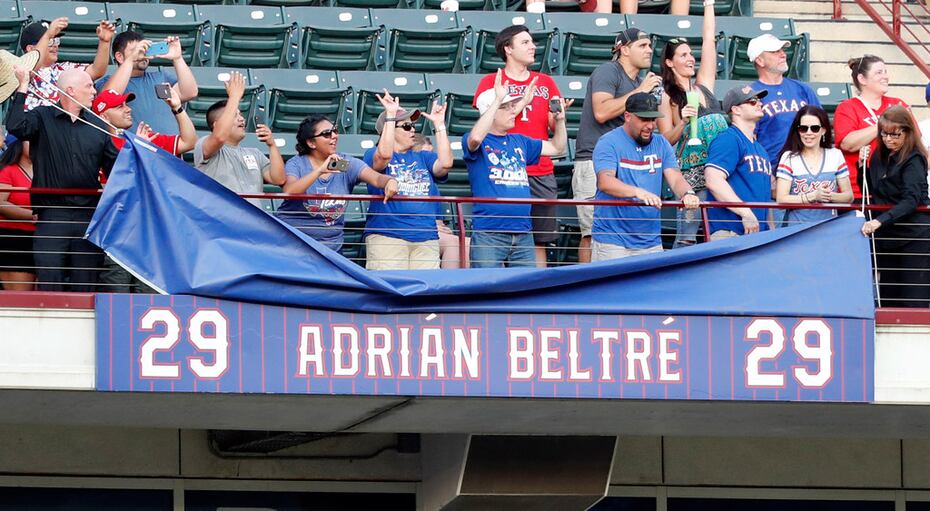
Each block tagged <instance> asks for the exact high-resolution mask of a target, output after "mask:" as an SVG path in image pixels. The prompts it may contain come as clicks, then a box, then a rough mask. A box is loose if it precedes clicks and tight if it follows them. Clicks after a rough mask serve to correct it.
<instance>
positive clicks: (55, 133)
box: [6, 66, 117, 292]
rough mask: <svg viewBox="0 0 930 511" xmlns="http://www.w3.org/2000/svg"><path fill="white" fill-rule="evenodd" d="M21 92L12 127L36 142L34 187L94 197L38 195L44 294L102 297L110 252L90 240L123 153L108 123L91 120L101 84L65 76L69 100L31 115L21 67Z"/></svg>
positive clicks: (73, 73) (74, 72)
mask: <svg viewBox="0 0 930 511" xmlns="http://www.w3.org/2000/svg"><path fill="white" fill-rule="evenodd" d="M15 74H16V79H17V80H18V81H19V88H17V90H16V93H15V94H14V95H13V104H12V105H10V107H11V108H9V110H8V111H7V116H6V126H7V130H9V132H10V133H12V134H14V135H16V136H17V137H18V138H19V139H20V140H28V141H29V142H30V143H31V146H30V156H31V157H32V162H33V181H32V186H33V187H34V188H79V189H86V190H88V192H90V194H89V195H39V194H33V195H32V206H33V208H32V210H33V212H35V213H36V214H37V215H38V220H39V223H38V224H37V225H36V234H35V241H34V244H33V249H34V250H35V252H36V253H35V262H36V266H37V269H36V277H37V280H38V283H39V286H38V287H39V289H40V290H42V291H79V292H94V291H97V287H96V283H97V281H98V273H99V271H100V270H99V269H100V268H101V266H102V265H103V253H102V252H101V251H100V249H99V248H97V247H96V246H94V245H92V244H91V243H90V242H88V241H86V240H84V232H85V230H86V229H87V224H88V223H89V222H90V219H91V217H92V216H93V214H94V208H95V207H96V206H97V201H98V196H97V194H96V193H95V192H94V190H97V189H99V188H100V181H99V180H98V177H97V176H98V174H99V172H100V170H101V169H103V171H104V173H106V174H109V173H110V169H111V168H112V167H113V162H114V161H116V155H117V150H116V147H115V146H114V145H113V142H112V141H111V139H110V135H109V133H108V132H107V130H106V128H105V127H104V125H103V123H102V122H100V121H99V120H97V119H96V118H95V117H94V116H92V115H89V114H88V113H87V111H86V110H84V107H87V108H89V107H90V106H91V105H92V104H93V99H94V94H95V91H94V82H93V80H91V77H90V75H88V74H87V72H85V71H83V70H81V69H69V70H67V71H64V72H62V73H61V75H60V76H59V77H58V86H59V87H61V89H62V90H63V91H64V92H66V93H67V95H68V96H70V98H69V97H67V96H65V95H64V94H62V97H61V99H60V101H59V104H58V105H55V106H40V107H36V108H34V109H32V110H30V111H29V112H26V111H24V105H25V102H26V93H27V90H28V88H29V72H28V71H27V70H26V69H24V68H21V67H19V66H17V67H16V68H15Z"/></svg>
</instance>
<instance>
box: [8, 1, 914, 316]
mask: <svg viewBox="0 0 930 511" xmlns="http://www.w3.org/2000/svg"><path fill="white" fill-rule="evenodd" d="M601 1H602V0H588V1H587V2H584V3H583V5H587V4H599V3H601ZM634 3H635V2H634ZM683 3H684V4H687V1H685V2H683ZM609 4H610V2H609V1H607V6H608V7H607V8H608V9H609ZM674 4H675V2H673V5H674ZM705 6H706V7H708V8H706V9H705V13H704V20H703V23H704V26H703V44H702V46H703V48H702V52H701V58H700V62H698V61H697V59H696V58H695V57H694V54H693V53H692V48H691V47H690V46H689V44H688V43H687V41H685V40H684V39H672V40H671V41H669V42H668V43H667V44H666V46H665V47H664V48H662V59H661V63H660V67H661V70H660V74H655V73H652V72H649V71H648V69H649V68H650V66H651V63H652V57H653V52H654V51H655V50H654V49H653V48H652V39H651V38H650V36H649V34H646V33H645V32H643V31H642V30H639V29H637V28H628V29H626V30H624V31H622V32H620V33H619V34H618V35H617V37H616V40H615V43H614V46H613V54H614V58H612V59H611V60H609V61H607V62H604V63H603V64H602V65H600V66H599V67H598V68H597V69H595V71H594V72H593V73H592V74H591V76H590V78H589V80H588V83H587V90H586V93H585V101H584V106H583V110H582V114H581V121H580V124H579V129H578V133H577V137H576V147H575V160H574V172H573V178H572V189H573V194H574V197H575V198H576V199H581V200H591V199H602V200H617V199H620V200H631V201H634V202H639V203H641V205H638V206H579V207H578V208H577V217H578V221H579V224H580V230H581V235H582V239H581V243H580V246H579V249H578V259H579V261H581V262H589V261H592V260H594V261H602V260H607V259H614V258H619V257H627V256H633V255H637V254H642V253H650V252H658V251H661V250H663V244H662V241H661V238H660V235H661V219H660V208H661V206H662V200H661V198H660V196H661V194H662V187H663V183H665V184H667V185H668V186H669V187H670V189H671V191H672V193H673V194H674V195H675V196H676V197H678V198H679V199H680V200H681V201H682V203H683V205H684V207H682V208H680V211H679V212H678V217H677V236H676V239H675V243H674V246H675V247H683V246H688V245H693V244H695V243H697V242H698V241H699V240H700V239H702V238H703V237H702V236H699V234H700V231H701V229H703V222H702V221H701V214H700V212H699V209H698V208H699V207H700V204H701V203H702V202H705V201H720V202H730V203H741V202H773V199H776V200H777V202H779V203H784V204H822V203H850V202H853V201H861V200H865V201H871V202H873V203H876V204H891V205H893V206H894V207H893V208H892V209H891V210H889V211H887V212H883V213H881V214H876V215H874V216H873V217H872V219H870V220H869V221H867V222H866V223H865V224H864V226H863V228H862V234H864V235H872V234H873V233H875V234H876V239H877V240H878V247H877V250H876V252H877V253H879V254H893V256H892V255H880V257H879V261H878V263H879V264H878V266H879V267H880V268H882V276H881V284H882V288H881V291H882V292H883V294H885V296H886V297H889V298H891V299H894V300H896V301H898V303H897V305H909V306H922V307H926V306H928V304H930V286H908V285H902V284H907V283H913V282H927V281H928V280H927V277H930V257H927V256H926V254H930V215H928V214H926V213H918V212H916V211H915V209H916V208H917V207H918V206H922V205H927V204H928V197H927V181H928V179H927V176H928V175H927V146H928V145H930V119H928V120H925V121H923V122H922V123H920V127H918V123H917V122H916V120H915V119H914V116H913V114H912V113H911V112H910V109H909V107H908V106H907V105H906V104H905V103H904V102H903V101H901V100H900V99H897V98H893V97H891V96H888V95H887V92H888V88H889V81H888V73H887V70H886V67H885V64H884V62H883V61H882V60H881V59H880V58H879V57H876V56H872V55H865V56H863V57H860V58H856V59H852V60H850V62H849V67H850V71H851V79H852V83H853V84H854V85H855V87H856V89H857V90H858V91H859V95H858V96H857V97H855V98H851V99H849V100H847V101H845V102H843V103H842V104H840V105H839V107H838V108H837V110H836V113H835V116H834V125H833V126H831V122H830V118H829V117H828V115H827V113H826V112H825V111H824V110H823V109H822V108H821V106H820V103H819V100H818V98H817V95H816V94H815V93H814V91H813V90H811V88H810V87H809V86H807V85H806V84H804V83H801V82H799V81H796V80H793V79H791V78H788V77H787V76H786V74H787V72H788V64H787V60H786V55H785V48H787V47H788V46H789V45H790V43H789V42H785V41H781V40H779V39H778V38H776V37H775V36H772V35H769V34H766V35H762V36H759V37H756V38H755V39H753V40H752V41H751V42H750V44H749V48H748V58H749V60H750V61H751V62H752V63H753V64H754V66H755V68H756V71H757V74H758V80H756V81H755V82H753V83H751V84H749V85H746V86H740V87H736V88H733V89H732V90H729V91H727V92H726V94H725V95H724V97H723V98H722V102H721V101H720V100H718V98H717V97H715V96H714V93H713V89H714V81H715V77H716V68H717V62H716V59H717V53H716V49H715V36H716V28H715V15H714V10H713V8H712V7H713V0H707V1H706V2H705ZM67 25H68V20H67V19H66V18H59V19H56V20H54V21H52V22H51V23H48V24H41V23H34V24H31V25H28V26H27V27H25V29H24V31H23V36H22V49H23V50H24V51H30V50H37V51H39V53H40V59H39V62H40V64H39V66H38V68H37V69H36V70H35V72H34V73H30V71H28V70H26V69H22V68H17V69H16V70H15V75H16V79H17V80H18V82H19V87H18V89H17V92H16V93H15V94H14V96H13V98H12V100H11V104H10V105H9V108H8V114H7V118H6V128H7V130H8V132H9V134H10V135H9V136H8V137H7V140H6V142H7V149H6V151H5V152H4V153H3V156H2V162H0V163H2V165H3V168H2V170H0V217H3V219H4V220H3V221H2V222H0V244H2V246H0V249H2V250H0V253H2V255H0V257H2V262H0V281H2V282H3V287H4V288H5V289H19V290H22V289H33V288H34V286H35V282H38V283H39V286H38V287H39V288H40V289H43V290H51V291H55V290H72V291H92V290H95V285H96V284H97V283H98V282H103V283H106V284H108V286H107V288H106V289H107V290H112V291H125V292H128V291H131V290H136V291H138V290H141V289H144V286H143V285H142V284H141V283H140V282H138V281H137V280H135V279H134V278H133V277H132V275H130V274H129V273H127V272H126V271H125V270H123V269H122V268H121V267H120V266H119V265H118V264H116V263H115V262H114V261H111V260H109V259H108V258H107V259H105V256H104V254H103V253H102V252H101V251H100V250H99V249H98V248H97V247H95V246H93V245H91V244H90V243H89V242H87V241H85V240H84V239H83V232H84V230H85V229H86V226H87V223H88V222H89V220H90V218H91V216H92V215H93V211H94V206H95V205H96V202H97V198H96V197H95V196H91V195H68V194H58V195H48V194H32V196H31V197H30V194H28V193H25V192H22V191H6V192H4V191H3V188H4V187H5V188H28V187H36V188H62V189H88V188H98V187H100V186H101V185H102V184H105V181H106V176H107V175H108V174H109V172H110V169H111V168H112V166H113V163H114V161H115V160H116V157H117V154H118V151H119V150H121V149H122V148H123V145H124V143H125V140H124V139H123V138H122V137H121V136H120V135H119V133H120V130H133V131H134V132H135V133H136V134H137V135H138V136H141V137H143V138H144V139H146V140H148V141H150V142H151V143H152V144H154V145H156V146H158V147H159V148H161V149H163V150H165V151H167V152H169V153H171V154H173V155H177V156H180V155H181V154H183V153H185V152H188V151H191V150H192V151H193V160H194V166H195V167H196V168H197V169H199V170H200V171H201V172H203V173H204V174H206V175H208V176H210V177H212V178H213V179H215V180H216V181H217V182H219V183H220V184H222V185H223V186H225V187H227V188H229V189H230V190H233V191H235V192H238V193H241V194H246V193H247V194H254V193H261V192H262V191H263V185H264V184H266V183H269V184H273V185H278V186H281V187H282V188H283V191H284V192H285V193H289V194H313V195H346V194H349V193H351V192H352V190H353V188H354V187H355V186H356V185H357V184H359V183H362V182H364V183H365V184H367V186H368V191H369V193H370V194H373V195H383V197H384V199H383V201H372V202H371V203H370V205H369V216H368V221H367V224H366V226H365V244H366V249H367V267H368V268H369V269H373V270H383V269H429V268H440V267H444V268H445V267H458V265H459V263H460V260H459V251H458V244H459V241H458V239H457V237H456V236H455V235H454V234H453V233H452V231H451V230H450V229H449V227H448V226H446V224H445V223H444V222H443V212H442V209H441V208H440V207H439V206H438V203H434V202H415V201H406V200H405V201H392V200H391V198H392V197H394V196H395V195H400V196H406V197H423V196H435V195H438V194H439V192H438V188H437V183H442V182H443V181H444V180H445V179H446V177H447V175H448V173H449V170H450V169H451V168H452V166H453V163H454V158H453V149H452V148H453V146H454V145H457V143H459V141H456V140H450V138H449V136H448V134H447V129H446V126H445V118H446V107H445V105H442V104H439V103H436V104H434V105H432V107H431V109H430V111H429V112H426V111H420V110H417V109H409V108H404V107H403V106H402V105H401V104H400V102H399V101H398V99H397V98H395V97H393V96H392V95H391V94H390V93H389V92H388V91H386V90H385V91H384V94H383V95H379V96H378V100H379V101H380V102H381V105H382V106H383V112H382V113H381V115H380V117H379V118H378V120H377V123H376V130H377V132H378V134H379V136H380V137H379V141H378V143H377V146H376V147H372V148H370V149H369V150H368V151H367V153H366V154H365V155H364V156H363V157H362V158H355V157H352V156H349V155H347V154H345V153H343V152H340V151H339V150H338V143H339V126H338V125H337V124H335V123H334V122H333V121H332V120H331V119H328V118H327V117H325V116H322V115H318V114H312V115H309V116H307V117H306V118H305V119H304V120H303V122H301V123H300V126H299V128H298V131H297V134H296V150H297V156H295V157H293V158H291V159H290V160H288V161H287V162H286V164H285V161H284V159H283V158H282V156H281V153H280V151H279V148H278V147H277V145H276V144H275V142H274V136H273V134H272V132H271V130H270V129H269V127H268V126H266V125H264V124H258V125H257V127H256V135H257V137H258V139H259V140H260V141H261V142H263V143H264V144H266V145H267V151H264V152H263V151H260V150H257V149H255V148H252V147H245V146H243V145H242V144H241V143H242V141H243V139H244V138H245V136H246V124H247V123H246V120H245V119H244V118H243V116H242V114H241V113H240V111H239V103H240V100H241V99H242V96H243V94H244V92H245V79H244V77H243V75H241V74H239V73H236V72H233V73H230V78H229V80H228V82H226V90H227V96H228V97H227V99H226V100H224V101H220V102H218V103H216V104H214V105H212V106H211V107H210V108H209V110H208V111H207V116H206V121H207V125H208V127H209V133H208V134H207V135H205V136H203V137H201V138H200V139H199V140H198V138H197V133H196V131H195V129H194V125H193V122H192V121H191V119H190V117H189V116H188V115H187V113H186V111H185V108H184V104H185V103H186V102H187V101H189V100H191V99H193V98H195V97H197V94H198V87H197V83H196V80H195V78H194V76H193V74H192V73H191V70H190V68H189V67H188V66H187V64H186V63H185V61H184V59H183V58H182V53H183V51H182V47H181V44H180V41H179V40H178V39H177V38H169V39H167V40H166V41H165V42H166V43H167V50H166V53H164V54H162V55H151V52H150V51H149V50H150V48H151V47H152V44H153V42H152V41H148V40H146V39H144V38H143V37H142V36H141V35H140V34H137V33H135V32H132V31H126V32H122V33H120V34H115V29H114V27H113V25H112V24H110V23H108V22H101V23H100V26H99V27H98V29H97V34H98V37H99V46H98V51H97V58H96V59H95V60H94V62H93V63H92V64H89V65H87V64H75V63H69V62H58V51H57V50H58V44H59V39H58V37H59V34H60V33H61V32H62V31H63V30H65V29H66V28H67ZM495 48H496V50H497V53H498V54H499V55H500V57H501V58H502V59H503V60H504V67H503V68H502V69H500V70H498V71H497V72H496V73H492V74H490V75H487V76H485V77H484V78H483V79H482V80H481V82H480V84H479V86H478V88H477V90H476V91H475V95H474V105H473V106H474V107H475V108H476V109H477V111H478V113H479V118H478V120H477V121H476V122H475V124H474V126H473V127H472V129H471V130H470V131H469V132H468V133H466V134H465V135H464V136H463V137H462V138H461V141H460V143H461V149H462V154H463V159H464V162H465V165H466V166H467V170H468V178H469V182H470V184H471V188H472V194H473V195H474V196H476V197H492V198H541V199H555V198H556V197H557V186H556V180H555V176H554V174H553V163H552V160H551V158H553V157H559V156H562V155H564V154H566V151H567V147H568V136H567V132H566V126H565V111H566V109H568V108H571V107H572V104H571V101H565V100H564V99H563V98H562V97H561V92H560V91H559V88H558V86H557V84H556V83H555V81H554V80H553V79H552V78H551V77H549V76H547V75H546V74H543V73H538V72H534V71H531V70H530V68H531V66H532V65H533V64H534V62H535V58H536V47H535V45H534V43H533V38H532V37H531V35H530V32H529V29H527V27H525V26H522V25H514V26H510V27H507V28H505V29H503V30H502V31H501V32H500V33H499V34H498V35H497V38H496V41H495ZM111 52H112V55H113V59H114V60H115V62H116V63H117V64H118V67H117V68H116V70H115V71H114V72H113V73H112V74H111V75H108V76H104V74H105V72H106V64H107V62H108V61H109V57H110V53H111ZM154 57H158V58H162V59H166V60H168V61H170V62H171V63H172V67H173V69H172V71H165V70H161V71H150V70H149V69H148V66H149V62H150V61H151V59H152V58H154ZM927 93H928V97H927V99H928V103H930V86H928V89H927ZM92 113H93V114H96V115H92ZM421 118H422V119H425V120H426V121H428V122H429V123H430V125H431V130H430V131H431V133H432V134H433V139H432V140H430V139H427V138H425V137H423V136H422V135H420V134H418V133H416V126H417V124H416V123H417V122H418V121H419V120H420V119H421ZM921 128H923V129H921ZM921 136H923V140H921ZM863 171H864V173H863ZM250 200H251V201H252V202H253V203H254V204H256V205H258V203H257V201H256V200H255V199H250ZM346 207H347V203H346V202H345V201H343V200H335V199H333V200H325V199H324V200H311V199H303V198H294V199H291V200H285V201H284V202H283V204H282V205H281V206H280V207H279V208H278V210H277V212H276V215H277V216H278V217H279V218H280V219H281V220H282V221H284V222H286V223H288V224H291V225H293V226H294V227H296V228H298V229H300V230H301V231H303V232H305V233H306V234H308V235H309V236H311V237H313V238H314V239H316V240H318V241H320V242H321V243H323V244H324V245H326V246H328V247H330V248H332V249H333V250H336V251H338V250H339V249H340V248H341V246H342V244H343V240H344V235H343V231H344V224H345V217H346ZM832 214H834V213H833V211H832V210H829V209H825V208H820V209H813V210H803V209H801V210H798V209H790V210H789V211H787V212H785V211H783V210H777V209H768V208H749V207H729V208H711V209H709V210H708V211H707V216H708V219H709V232H708V233H705V235H706V236H709V238H710V239H711V240H716V239H723V238H728V237H734V236H741V235H746V234H751V233H755V232H759V231H765V230H768V229H773V228H779V227H782V226H783V225H785V223H786V221H787V223H796V222H810V221H815V220H818V219H821V218H824V217H825V216H829V215H832ZM556 217H557V215H556V210H555V207H554V206H551V205H533V206H530V205H528V204H505V203H494V202H491V203H478V204H475V205H474V209H473V211H472V217H471V238H470V245H469V248H468V250H467V259H468V261H466V262H467V263H468V264H470V266H471V267H505V266H506V267H516V266H540V267H544V266H545V265H546V247H547V246H549V245H550V244H551V243H553V242H554V240H555V237H556V236H557V233H558V228H557V225H556ZM100 268H106V270H105V271H103V272H101V271H100ZM905 268H906V269H905Z"/></svg>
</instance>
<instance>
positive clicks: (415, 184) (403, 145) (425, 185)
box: [362, 90, 453, 270]
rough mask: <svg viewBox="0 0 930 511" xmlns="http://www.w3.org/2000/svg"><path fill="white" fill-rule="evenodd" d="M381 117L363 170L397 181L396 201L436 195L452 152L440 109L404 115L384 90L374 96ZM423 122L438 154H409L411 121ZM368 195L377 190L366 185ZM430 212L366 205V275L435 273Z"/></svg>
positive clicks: (420, 207) (418, 205) (420, 206)
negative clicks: (375, 143) (379, 272)
mask: <svg viewBox="0 0 930 511" xmlns="http://www.w3.org/2000/svg"><path fill="white" fill-rule="evenodd" d="M377 98H378V100H379V101H380V102H381V105H382V106H384V111H383V112H381V115H380V116H378V120H377V122H376V123H375V129H376V130H377V131H378V134H379V135H380V136H381V138H380V139H379V140H378V146H377V147H372V148H371V149H369V150H368V151H366V152H365V156H364V157H363V158H362V159H363V160H364V162H365V163H366V164H368V166H369V167H371V168H372V169H373V170H375V171H376V172H381V173H383V174H384V175H386V176H389V177H392V178H394V179H395V180H396V181H397V193H398V195H402V196H406V197H418V196H419V197H426V196H430V195H439V189H438V188H437V187H436V181H437V180H439V181H444V180H445V178H446V175H447V174H448V173H449V169H450V168H452V163H453V158H452V147H451V146H450V145H449V135H447V134H446V124H445V119H446V118H445V114H446V107H445V105H442V106H440V105H439V104H438V103H434V104H433V109H432V111H431V112H430V113H421V112H420V111H419V110H405V109H403V108H401V107H400V101H399V100H398V99H397V98H395V97H394V96H391V94H390V93H389V92H388V91H387V90H385V91H384V96H380V95H378V96H377ZM420 117H424V118H426V119H427V120H429V121H430V122H431V123H432V125H433V133H434V134H435V135H436V146H437V148H438V149H439V151H438V154H437V153H435V152H433V151H415V150H413V146H414V144H415V143H416V124H415V123H416V121H417V119H419V118H420ZM368 193H369V194H372V195H382V194H383V193H384V192H383V190H382V189H380V188H378V187H376V186H372V185H370V184H369V185H368ZM435 212H436V206H435V203H432V202H411V201H390V202H380V201H371V202H370V203H369V204H368V221H367V222H366V224H365V247H366V250H367V255H368V257H367V258H366V262H365V267H366V268H368V269H369V270H430V269H439V232H438V231H437V229H436V217H435V215H434V214H435Z"/></svg>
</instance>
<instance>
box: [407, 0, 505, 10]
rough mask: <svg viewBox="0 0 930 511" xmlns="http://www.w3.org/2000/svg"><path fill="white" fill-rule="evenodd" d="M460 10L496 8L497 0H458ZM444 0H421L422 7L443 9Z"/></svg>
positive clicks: (420, 6)
mask: <svg viewBox="0 0 930 511" xmlns="http://www.w3.org/2000/svg"><path fill="white" fill-rule="evenodd" d="M458 1H459V12H465V11H490V10H494V7H495V6H494V2H495V0H458ZM441 4H442V0H420V5H419V8H420V9H434V10H440V9H442V5H441Z"/></svg>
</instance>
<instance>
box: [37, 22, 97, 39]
mask: <svg viewBox="0 0 930 511" xmlns="http://www.w3.org/2000/svg"><path fill="white" fill-rule="evenodd" d="M66 28H68V18H55V19H53V20H52V22H51V23H49V24H48V36H49V37H58V34H60V33H62V32H64V30H65V29H66ZM97 30H100V27H97ZM97 35H98V37H99V35H100V33H99V32H98V33H97Z"/></svg>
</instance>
